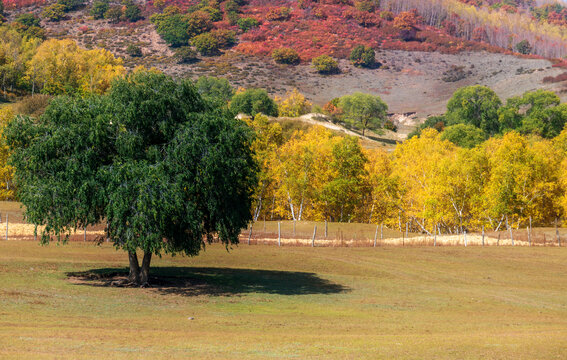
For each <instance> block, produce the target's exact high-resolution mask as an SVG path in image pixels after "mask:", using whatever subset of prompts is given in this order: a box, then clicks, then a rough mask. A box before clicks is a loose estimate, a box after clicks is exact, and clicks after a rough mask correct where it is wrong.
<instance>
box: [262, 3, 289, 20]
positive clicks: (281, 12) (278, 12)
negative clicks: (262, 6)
mask: <svg viewBox="0 0 567 360" xmlns="http://www.w3.org/2000/svg"><path fill="white" fill-rule="evenodd" d="M290 13H291V9H290V8H288V7H285V6H284V7H279V8H274V9H271V10H270V11H268V13H267V14H266V19H267V20H270V21H283V20H287V19H289V15H290Z"/></svg>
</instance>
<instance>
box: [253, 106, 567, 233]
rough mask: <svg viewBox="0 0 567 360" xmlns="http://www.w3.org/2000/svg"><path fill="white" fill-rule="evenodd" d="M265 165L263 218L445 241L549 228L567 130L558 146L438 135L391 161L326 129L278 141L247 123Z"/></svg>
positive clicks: (557, 212)
mask: <svg viewBox="0 0 567 360" xmlns="http://www.w3.org/2000/svg"><path fill="white" fill-rule="evenodd" d="M250 125H251V126H252V127H253V128H254V129H255V130H256V132H257V134H258V137H257V139H256V141H255V143H254V148H255V149H254V150H255V151H256V156H257V158H258V161H259V163H260V166H261V179H260V184H259V186H258V189H257V192H256V203H255V205H254V209H253V211H254V216H255V218H256V219H257V220H258V219H263V218H266V219H268V220H269V219H294V220H317V221H322V220H329V221H343V222H345V221H353V222H354V221H356V222H372V223H384V224H385V225H387V226H390V227H392V228H399V229H402V228H404V227H405V224H406V223H409V225H410V227H411V229H412V230H414V231H423V232H429V233H431V232H433V231H435V229H438V230H437V231H441V232H445V233H455V232H462V231H464V230H469V231H471V230H477V229H480V228H481V227H482V226H485V227H486V228H488V229H503V228H505V227H507V226H509V227H514V228H516V227H519V226H524V225H526V224H528V223H529V221H530V219H531V221H532V224H533V225H534V226H537V225H546V224H551V223H553V222H554V221H555V219H556V218H558V217H560V216H561V214H562V213H563V212H564V209H567V201H566V199H565V196H564V194H565V190H566V189H567V130H564V131H563V133H562V134H561V135H560V136H558V137H557V138H555V139H553V140H545V139H541V138H539V137H525V136H522V135H520V134H518V133H515V132H510V133H507V134H505V135H503V136H501V137H496V138H491V139H489V140H488V141H486V142H484V143H483V144H481V145H479V146H477V147H475V148H473V149H464V148H459V147H457V146H456V145H454V144H453V143H451V142H449V141H446V140H442V139H441V136H440V134H439V133H438V132H437V131H436V130H433V129H427V130H425V131H424V132H423V133H422V135H421V136H420V137H419V138H417V137H415V138H412V139H411V140H408V141H406V142H404V143H403V144H399V145H398V146H397V147H396V149H395V150H394V151H393V152H391V153H388V152H386V151H384V150H375V149H363V148H362V147H361V145H360V143H359V141H358V139H357V138H353V137H344V136H340V135H337V134H335V133H333V132H331V131H329V130H327V129H325V128H323V127H313V128H311V129H309V130H307V131H296V132H295V133H294V134H293V135H292V136H291V138H290V139H288V140H285V139H284V138H283V136H282V128H281V125H280V124H279V123H277V122H270V121H268V119H267V118H266V117H264V116H262V115H258V116H256V117H255V118H254V119H253V120H250Z"/></svg>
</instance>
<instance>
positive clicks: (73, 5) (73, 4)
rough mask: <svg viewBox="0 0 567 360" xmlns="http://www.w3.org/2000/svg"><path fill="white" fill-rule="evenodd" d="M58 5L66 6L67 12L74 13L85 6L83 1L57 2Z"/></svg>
mask: <svg viewBox="0 0 567 360" xmlns="http://www.w3.org/2000/svg"><path fill="white" fill-rule="evenodd" d="M57 4H61V5H63V6H65V11H66V12H68V11H73V10H75V9H77V8H79V7H81V6H83V0H57Z"/></svg>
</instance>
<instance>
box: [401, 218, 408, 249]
mask: <svg viewBox="0 0 567 360" xmlns="http://www.w3.org/2000/svg"><path fill="white" fill-rule="evenodd" d="M407 237H408V223H407V222H406V236H405V237H403V238H402V246H406V238H407Z"/></svg>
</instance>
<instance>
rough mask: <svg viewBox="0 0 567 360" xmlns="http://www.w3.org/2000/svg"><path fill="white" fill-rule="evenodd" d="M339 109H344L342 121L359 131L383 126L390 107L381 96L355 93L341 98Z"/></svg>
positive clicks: (363, 131)
mask: <svg viewBox="0 0 567 360" xmlns="http://www.w3.org/2000/svg"><path fill="white" fill-rule="evenodd" d="M339 107H340V108H341V109H342V111H343V114H342V116H341V117H342V119H343V120H344V121H345V122H346V123H348V124H351V125H352V126H354V127H356V128H357V129H360V130H362V136H364V133H365V131H366V130H372V129H376V128H379V127H381V126H382V124H383V123H384V120H385V119H386V115H387V111H388V105H386V103H385V102H383V101H382V99H381V98H380V97H379V96H373V95H370V94H364V93H361V92H355V93H354V94H352V95H346V96H343V97H341V98H340V101H339Z"/></svg>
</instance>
